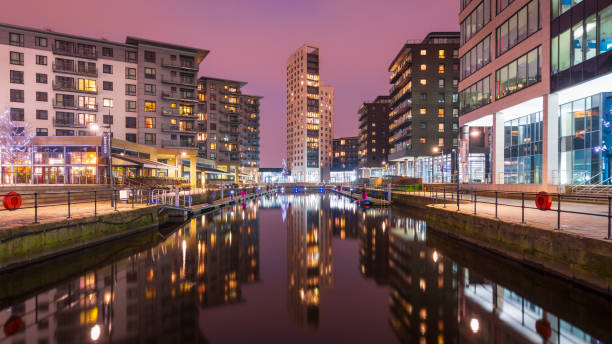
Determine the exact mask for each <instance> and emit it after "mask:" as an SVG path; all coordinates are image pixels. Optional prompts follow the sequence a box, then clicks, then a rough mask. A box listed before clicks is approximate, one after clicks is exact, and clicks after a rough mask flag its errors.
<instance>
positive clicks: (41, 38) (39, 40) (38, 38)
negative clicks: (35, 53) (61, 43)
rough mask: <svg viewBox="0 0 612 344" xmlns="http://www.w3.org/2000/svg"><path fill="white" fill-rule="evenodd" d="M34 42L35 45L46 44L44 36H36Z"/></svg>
mask: <svg viewBox="0 0 612 344" xmlns="http://www.w3.org/2000/svg"><path fill="white" fill-rule="evenodd" d="M34 44H36V46H37V47H43V48H45V47H47V45H48V41H47V39H46V38H45V37H36V39H35V40H34Z"/></svg>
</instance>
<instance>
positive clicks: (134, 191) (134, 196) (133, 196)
mask: <svg viewBox="0 0 612 344" xmlns="http://www.w3.org/2000/svg"><path fill="white" fill-rule="evenodd" d="M135 198H136V189H132V208H134V199H135Z"/></svg>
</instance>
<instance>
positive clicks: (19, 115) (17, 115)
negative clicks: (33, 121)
mask: <svg viewBox="0 0 612 344" xmlns="http://www.w3.org/2000/svg"><path fill="white" fill-rule="evenodd" d="M23 120H24V110H23V109H21V108H11V121H23Z"/></svg>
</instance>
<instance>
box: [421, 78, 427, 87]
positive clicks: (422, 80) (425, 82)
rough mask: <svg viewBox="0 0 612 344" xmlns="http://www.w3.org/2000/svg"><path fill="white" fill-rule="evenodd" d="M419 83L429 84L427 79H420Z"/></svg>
mask: <svg viewBox="0 0 612 344" xmlns="http://www.w3.org/2000/svg"><path fill="white" fill-rule="evenodd" d="M419 83H420V84H421V85H423V86H425V85H427V79H421V80H419Z"/></svg>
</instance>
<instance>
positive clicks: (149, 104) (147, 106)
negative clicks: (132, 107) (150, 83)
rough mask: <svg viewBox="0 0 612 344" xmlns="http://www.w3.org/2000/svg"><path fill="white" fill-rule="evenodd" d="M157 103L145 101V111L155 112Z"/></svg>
mask: <svg viewBox="0 0 612 344" xmlns="http://www.w3.org/2000/svg"><path fill="white" fill-rule="evenodd" d="M155 108H156V103H155V102H154V101H150V100H145V103H144V110H145V112H155Z"/></svg>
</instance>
